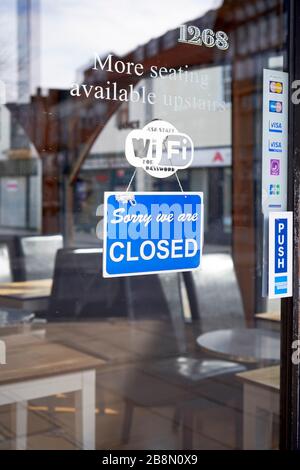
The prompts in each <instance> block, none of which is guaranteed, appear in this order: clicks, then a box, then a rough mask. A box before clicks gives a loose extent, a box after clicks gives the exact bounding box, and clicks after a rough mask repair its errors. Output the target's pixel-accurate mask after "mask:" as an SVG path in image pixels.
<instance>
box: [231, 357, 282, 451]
mask: <svg viewBox="0 0 300 470" xmlns="http://www.w3.org/2000/svg"><path fill="white" fill-rule="evenodd" d="M237 377H238V379H239V380H241V381H242V383H243V394H244V397H243V401H244V404H243V447H244V449H249V450H255V449H271V448H272V428H273V419H274V416H279V389H280V368H279V366H273V367H266V368H263V369H256V370H252V371H248V372H241V373H239V374H237Z"/></svg>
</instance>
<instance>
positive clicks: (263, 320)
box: [255, 312, 281, 331]
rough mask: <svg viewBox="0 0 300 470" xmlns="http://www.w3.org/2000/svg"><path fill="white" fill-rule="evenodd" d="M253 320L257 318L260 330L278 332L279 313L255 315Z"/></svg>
mask: <svg viewBox="0 0 300 470" xmlns="http://www.w3.org/2000/svg"><path fill="white" fill-rule="evenodd" d="M255 318H257V320H258V321H259V324H260V325H261V326H262V328H267V329H271V330H274V331H280V321H281V315H280V312H266V313H257V314H256V315H255Z"/></svg>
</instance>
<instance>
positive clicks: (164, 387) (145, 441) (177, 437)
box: [0, 319, 242, 450]
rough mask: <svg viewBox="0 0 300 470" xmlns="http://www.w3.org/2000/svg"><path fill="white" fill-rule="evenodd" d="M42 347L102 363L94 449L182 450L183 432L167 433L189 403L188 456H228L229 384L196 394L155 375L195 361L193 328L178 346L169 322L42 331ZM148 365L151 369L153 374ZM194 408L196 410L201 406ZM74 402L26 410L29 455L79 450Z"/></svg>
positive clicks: (0, 433)
mask: <svg viewBox="0 0 300 470" xmlns="http://www.w3.org/2000/svg"><path fill="white" fill-rule="evenodd" d="M45 329H46V337H47V340H50V341H53V342H59V343H61V344H65V345H67V346H69V347H72V348H74V349H76V350H79V351H82V352H85V353H88V354H91V355H93V356H95V357H97V358H101V359H103V360H104V361H105V363H104V365H103V367H101V368H100V369H99V370H98V371H97V387H96V398H97V399H96V403H97V407H96V410H95V412H96V447H97V448H98V449H146V450H148V449H149V450H150V449H182V425H179V426H174V411H175V405H174V404H175V403H177V404H178V403H180V402H181V401H182V403H186V402H190V403H191V404H190V406H191V407H192V409H193V414H194V416H195V425H194V433H193V444H194V448H195V449H235V448H237V447H239V446H240V445H241V443H239V442H238V440H237V439H236V423H237V422H238V420H241V417H242V416H241V413H242V408H241V407H236V405H235V404H234V403H236V400H238V399H241V397H242V388H241V384H240V383H239V382H238V381H237V380H235V379H234V377H230V378H229V377H227V378H226V380H225V379H224V378H223V379H222V380H221V379H218V380H211V381H206V382H205V383H203V384H202V385H200V386H199V387H197V391H196V392H195V391H194V390H193V391H191V390H190V389H189V387H187V386H186V385H184V384H182V383H180V382H178V383H177V382H174V381H172V380H170V377H169V376H168V375H167V374H164V373H163V372H162V373H159V372H160V371H159V367H160V364H161V361H162V360H163V359H166V358H176V357H179V356H180V355H181V354H182V353H184V350H185V354H189V355H193V356H194V357H197V356H198V357H200V356H199V354H200V352H199V350H198V348H197V346H196V341H195V338H196V336H197V334H198V332H199V330H198V328H197V325H187V326H186V327H185V331H184V337H185V341H182V337H181V339H180V338H178V337H175V335H174V333H173V328H172V325H171V324H170V322H168V321H153V320H141V321H131V322H129V321H127V320H126V319H121V320H113V321H109V320H107V321H101V322H100V321H99V322H85V323H81V322H77V323H56V324H54V323H49V324H47V325H46V327H45ZM153 365H156V366H157V367H154V368H153ZM132 401H134V403H135V405H137V406H135V407H134V414H133V421H132V426H131V429H130V434H129V440H128V442H127V443H124V442H122V438H121V431H122V427H123V424H124V417H125V409H126V403H128V402H132ZM200 402H201V406H200V404H199V403H200ZM74 416H75V409H74V396H73V395H72V394H67V395H60V396H55V397H47V398H43V399H39V400H34V401H32V402H30V403H29V424H28V448H30V449H74V448H80V446H81V444H80V443H79V442H76V439H75V434H74ZM11 423H12V408H11V407H9V406H3V407H0V450H2V449H9V448H10V447H11V444H12V439H13V437H14V436H13V435H12V427H11Z"/></svg>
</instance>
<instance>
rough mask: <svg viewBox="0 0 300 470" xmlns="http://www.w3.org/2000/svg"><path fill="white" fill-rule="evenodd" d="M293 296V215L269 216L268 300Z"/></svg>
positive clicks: (271, 214) (273, 214)
mask: <svg viewBox="0 0 300 470" xmlns="http://www.w3.org/2000/svg"><path fill="white" fill-rule="evenodd" d="M292 295H293V213H292V212H270V214H269V298H270V299H276V298H283V297H292Z"/></svg>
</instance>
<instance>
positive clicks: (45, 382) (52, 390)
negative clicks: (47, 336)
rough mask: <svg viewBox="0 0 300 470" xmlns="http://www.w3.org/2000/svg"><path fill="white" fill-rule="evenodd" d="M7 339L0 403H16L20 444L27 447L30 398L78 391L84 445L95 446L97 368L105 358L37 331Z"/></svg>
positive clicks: (79, 435) (0, 375)
mask: <svg viewBox="0 0 300 470" xmlns="http://www.w3.org/2000/svg"><path fill="white" fill-rule="evenodd" d="M4 340H5V345H6V350H7V353H6V359H7V360H6V362H7V364H6V365H1V366H0V405H7V404H16V422H15V427H16V443H15V444H16V448H17V449H25V448H26V441H27V408H28V407H27V402H28V400H34V399H37V398H41V397H46V396H51V395H56V394H59V393H69V392H75V401H76V406H75V408H76V415H75V419H76V424H75V429H76V436H77V439H78V441H79V442H82V445H83V448H84V449H94V448H95V375H96V374H95V369H96V368H97V367H99V366H101V365H103V364H104V363H105V361H103V360H101V359H97V358H95V357H93V356H89V355H87V354H83V353H81V352H79V351H77V350H75V349H71V348H69V347H66V346H63V345H60V344H56V343H49V342H47V341H45V340H43V339H41V338H39V337H38V336H36V337H35V336H34V334H33V335H32V336H31V337H29V336H27V337H24V338H23V337H22V335H15V336H13V337H5V338H4Z"/></svg>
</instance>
